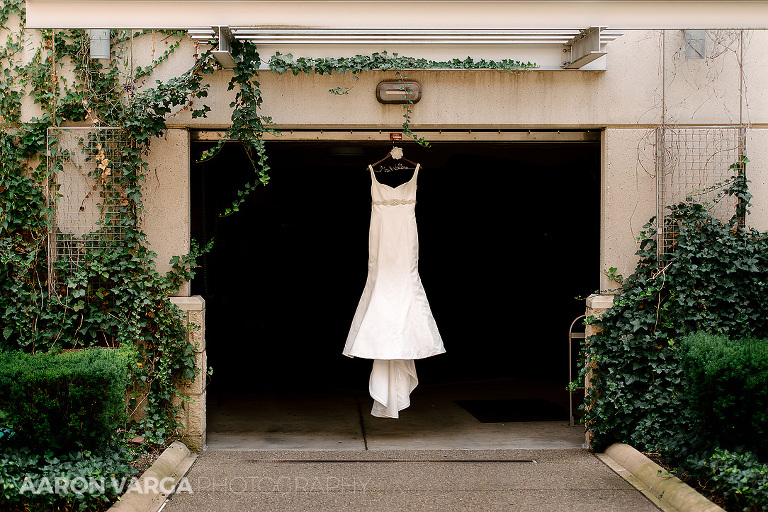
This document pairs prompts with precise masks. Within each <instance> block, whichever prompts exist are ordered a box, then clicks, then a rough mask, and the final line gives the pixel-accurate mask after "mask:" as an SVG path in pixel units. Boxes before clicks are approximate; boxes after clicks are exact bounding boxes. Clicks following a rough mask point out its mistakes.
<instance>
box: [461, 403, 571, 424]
mask: <svg viewBox="0 0 768 512" xmlns="http://www.w3.org/2000/svg"><path fill="white" fill-rule="evenodd" d="M455 403H456V404H457V405H459V406H460V407H462V408H463V409H464V410H466V411H467V412H468V413H470V414H471V415H472V416H474V417H475V418H477V420H478V421H479V422H480V423H508V422H515V421H568V419H569V417H568V410H567V409H565V408H564V407H560V406H559V405H557V404H556V403H554V402H550V401H549V400H547V399H545V398H515V399H508V400H455Z"/></svg>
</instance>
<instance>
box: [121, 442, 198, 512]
mask: <svg viewBox="0 0 768 512" xmlns="http://www.w3.org/2000/svg"><path fill="white" fill-rule="evenodd" d="M195 459H197V455H196V454H194V453H192V452H191V451H190V450H189V448H187V447H186V445H184V443H182V442H180V441H175V442H174V443H173V444H171V446H169V447H168V448H166V449H165V451H163V453H161V454H160V456H159V457H158V458H157V460H156V461H155V463H154V464H152V466H150V467H149V469H147V470H146V471H145V472H144V474H143V475H141V477H140V478H139V479H138V480H136V481H135V482H134V484H133V485H131V487H130V488H129V489H128V490H127V491H126V492H125V494H123V495H122V496H121V497H120V501H118V502H116V503H115V504H114V505H112V506H111V507H110V508H109V512H157V510H159V509H160V507H162V505H163V503H164V502H165V499H166V498H167V497H168V495H169V494H170V492H169V491H170V490H171V489H174V488H175V487H176V486H177V485H178V483H179V482H180V481H181V478H182V477H183V476H184V475H185V474H186V473H187V471H188V470H189V468H190V467H191V466H192V463H193V462H195Z"/></svg>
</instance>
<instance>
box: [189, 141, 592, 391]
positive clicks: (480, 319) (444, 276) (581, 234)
mask: <svg viewBox="0 0 768 512" xmlns="http://www.w3.org/2000/svg"><path fill="white" fill-rule="evenodd" d="M397 145H398V146H400V147H403V149H404V151H405V156H406V158H408V159H410V160H413V161H418V162H420V163H421V164H422V166H423V169H422V171H421V172H420V174H419V182H418V187H419V189H418V190H419V191H418V203H417V207H416V214H417V221H418V225H419V237H420V267H419V268H420V274H421V277H422V281H423V283H424V287H425V290H426V292H427V296H428V298H429V300H430V304H431V306H432V310H433V313H434V316H435V319H436V321H437V325H438V327H439V329H440V332H441V334H442V336H443V340H444V342H445V346H446V350H447V353H446V354H443V355H440V356H437V357H434V358H431V359H426V360H421V361H417V363H416V367H417V370H418V372H419V377H420V382H421V384H423V385H426V384H429V383H433V384H435V383H436V384H440V383H461V382H469V381H482V380H494V379H504V378H510V377H511V378H524V379H528V380H529V381H534V382H541V383H542V384H547V385H551V384H553V383H554V384H556V385H557V386H562V388H564V386H565V385H566V383H567V375H568V368H567V343H566V342H567V332H568V328H569V326H570V324H571V322H572V320H573V319H574V318H575V317H576V316H578V315H580V314H582V313H583V312H584V300H583V299H584V297H586V296H587V295H589V294H590V293H593V292H594V291H596V290H597V288H598V283H599V245H600V239H599V226H600V220H599V214H600V206H599V205H600V147H599V143H594V142H589V143H585V142H580V143H563V142H536V143H518V142H513V143H482V142H471V143H469V142H433V143H432V144H431V147H429V148H422V147H419V146H417V145H415V144H412V143H397ZM210 146H211V143H208V142H202V141H200V142H195V143H194V145H193V160H194V159H196V158H195V157H197V156H198V155H199V153H200V152H201V151H202V150H204V149H207V148H208V147H210ZM391 147H392V144H391V143H386V144H383V143H377V142H376V143H374V142H364V143H358V142H353V143H348V142H312V143H310V142H270V143H268V144H267V154H268V157H269V165H270V166H271V170H270V176H271V181H270V184H269V185H268V186H267V187H259V188H257V189H256V191H255V192H254V193H253V194H252V195H251V196H249V197H248V199H247V200H246V201H245V203H244V204H243V205H242V206H241V207H240V211H239V212H237V213H234V214H232V215H229V216H224V217H222V216H221V214H222V213H223V212H224V211H225V209H226V208H227V207H229V206H230V205H231V204H232V201H233V200H234V199H235V198H236V197H237V190H238V189H240V188H241V187H242V186H243V184H245V183H246V182H248V181H252V180H253V179H254V177H255V174H254V172H253V170H252V167H251V165H250V162H249V161H248V159H247V157H246V156H245V154H244V151H243V150H242V148H241V147H240V146H239V145H238V144H237V143H227V144H226V145H225V146H224V147H223V148H222V149H221V151H220V152H219V153H218V154H217V155H216V156H215V157H214V158H213V159H211V160H209V161H207V162H206V163H193V166H192V170H191V173H192V219H193V223H192V235H193V237H194V238H195V239H196V240H198V241H200V242H202V241H206V240H209V239H211V238H213V239H214V240H215V245H214V249H213V251H212V252H211V253H209V254H208V255H207V256H205V258H204V259H203V261H202V267H201V268H200V269H198V273H197V276H196V277H195V279H194V280H193V283H192V292H193V293H194V294H199V295H202V296H203V298H204V299H205V300H206V309H207V311H206V334H207V351H208V363H209V365H210V366H211V367H213V370H214V371H213V376H212V379H211V382H210V385H209V388H208V391H209V397H218V398H219V399H222V397H226V396H227V394H228V393H233V392H243V391H265V390H266V391H270V390H292V389H295V390H301V389H317V388H327V389H335V390H351V391H360V392H361V393H365V392H366V391H367V378H368V374H369V372H370V361H365V360H357V359H349V358H346V357H344V356H342V355H341V350H342V348H343V346H344V342H345V340H346V335H347V331H348V329H349V324H350V322H351V320H352V316H353V313H354V311H355V307H356V305H357V302H358V300H359V298H360V293H361V292H362V289H363V285H364V283H365V279H366V272H367V258H368V254H367V250H368V245H367V243H368V222H369V218H370V178H369V173H368V171H367V164H369V163H373V162H375V161H377V160H379V159H380V158H382V157H383V156H384V155H385V154H386V153H387V151H389V149H391ZM562 388H561V389H562ZM417 391H418V388H417ZM563 395H565V391H563Z"/></svg>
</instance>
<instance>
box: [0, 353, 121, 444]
mask: <svg viewBox="0 0 768 512" xmlns="http://www.w3.org/2000/svg"><path fill="white" fill-rule="evenodd" d="M134 358H135V350H130V349H120V350H109V349H101V348H93V349H85V350H82V351H75V352H67V353H61V354H54V353H49V352H44V353H37V354H34V355H33V354H27V353H23V352H20V351H14V352H7V353H0V410H3V411H4V414H5V420H4V422H5V423H6V426H7V427H9V428H11V429H12V430H13V431H14V434H15V435H14V438H13V442H14V443H15V444H16V445H19V446H26V447H28V448H30V449H31V450H32V451H33V452H38V453H43V452H44V451H45V450H49V449H50V450H55V451H56V452H67V451H70V450H74V449H95V448H98V447H101V446H104V445H105V444H106V443H108V442H109V441H110V440H111V439H112V438H113V437H114V435H115V433H116V431H117V429H118V428H119V427H121V426H123V425H124V423H125V420H126V418H125V394H126V384H127V381H128V367H129V361H130V360H132V359H134Z"/></svg>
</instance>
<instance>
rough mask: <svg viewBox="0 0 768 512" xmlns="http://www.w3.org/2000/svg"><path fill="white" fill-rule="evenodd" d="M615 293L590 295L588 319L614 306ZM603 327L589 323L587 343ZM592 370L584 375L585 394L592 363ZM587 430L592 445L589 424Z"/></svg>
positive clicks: (596, 316) (587, 389)
mask: <svg viewBox="0 0 768 512" xmlns="http://www.w3.org/2000/svg"><path fill="white" fill-rule="evenodd" d="M613 297H614V296H613V295H608V294H592V295H590V296H589V297H587V312H586V315H587V319H589V318H599V317H600V316H601V315H602V314H603V313H605V312H606V310H608V308H610V307H612V306H613ZM600 331H602V329H600V328H599V327H597V326H595V325H591V324H589V323H587V326H586V329H585V330H584V334H585V336H586V338H587V341H586V343H587V344H589V337H590V336H592V335H593V334H597V333H599V332H600ZM590 367H591V368H590V370H589V372H588V373H587V375H586V377H584V395H585V396H586V394H587V393H588V392H589V388H590V387H591V384H592V372H593V369H595V366H594V365H593V364H590ZM587 409H589V404H587ZM586 427H587V432H586V442H587V445H589V446H592V438H593V435H592V432H590V430H589V425H586Z"/></svg>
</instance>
